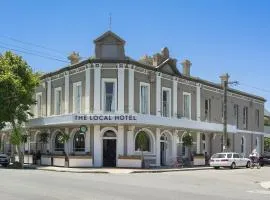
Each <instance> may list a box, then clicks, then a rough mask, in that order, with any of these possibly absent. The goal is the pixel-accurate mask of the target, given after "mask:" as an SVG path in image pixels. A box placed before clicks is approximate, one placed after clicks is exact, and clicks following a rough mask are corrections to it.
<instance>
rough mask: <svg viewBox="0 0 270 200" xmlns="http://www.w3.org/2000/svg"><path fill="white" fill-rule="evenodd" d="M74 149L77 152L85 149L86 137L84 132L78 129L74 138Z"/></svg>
mask: <svg viewBox="0 0 270 200" xmlns="http://www.w3.org/2000/svg"><path fill="white" fill-rule="evenodd" d="M73 150H74V151H75V152H76V151H77V152H78V151H80V152H81V151H84V150H85V137H84V134H83V133H81V132H80V131H78V132H77V133H76V134H75V136H74V139H73Z"/></svg>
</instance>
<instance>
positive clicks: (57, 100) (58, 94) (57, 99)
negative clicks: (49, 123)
mask: <svg viewBox="0 0 270 200" xmlns="http://www.w3.org/2000/svg"><path fill="white" fill-rule="evenodd" d="M61 107H62V88H61V87H58V88H55V90H54V108H55V109H54V114H55V115H60V114H61Z"/></svg>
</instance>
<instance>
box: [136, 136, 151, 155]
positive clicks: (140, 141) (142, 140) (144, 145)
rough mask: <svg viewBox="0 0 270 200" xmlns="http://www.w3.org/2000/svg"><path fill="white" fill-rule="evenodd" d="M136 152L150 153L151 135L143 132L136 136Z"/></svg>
mask: <svg viewBox="0 0 270 200" xmlns="http://www.w3.org/2000/svg"><path fill="white" fill-rule="evenodd" d="M135 150H136V151H148V152H150V151H151V149H150V137H149V135H148V134H147V133H146V132H144V131H141V132H139V133H138V134H137V135H136V138H135Z"/></svg>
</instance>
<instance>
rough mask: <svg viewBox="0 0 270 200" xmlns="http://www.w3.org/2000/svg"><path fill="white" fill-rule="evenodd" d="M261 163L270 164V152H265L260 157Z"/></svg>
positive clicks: (262, 164)
mask: <svg viewBox="0 0 270 200" xmlns="http://www.w3.org/2000/svg"><path fill="white" fill-rule="evenodd" d="M259 162H260V165H261V166H264V165H270V152H265V153H263V154H262V155H261V156H260V159H259Z"/></svg>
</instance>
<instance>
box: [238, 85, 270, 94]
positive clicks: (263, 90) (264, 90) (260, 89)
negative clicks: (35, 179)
mask: <svg viewBox="0 0 270 200" xmlns="http://www.w3.org/2000/svg"><path fill="white" fill-rule="evenodd" d="M240 85H242V86H245V87H250V88H253V89H256V90H259V91H262V92H269V93H270V90H266V89H263V88H259V87H254V86H251V85H248V84H243V83H240Z"/></svg>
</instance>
